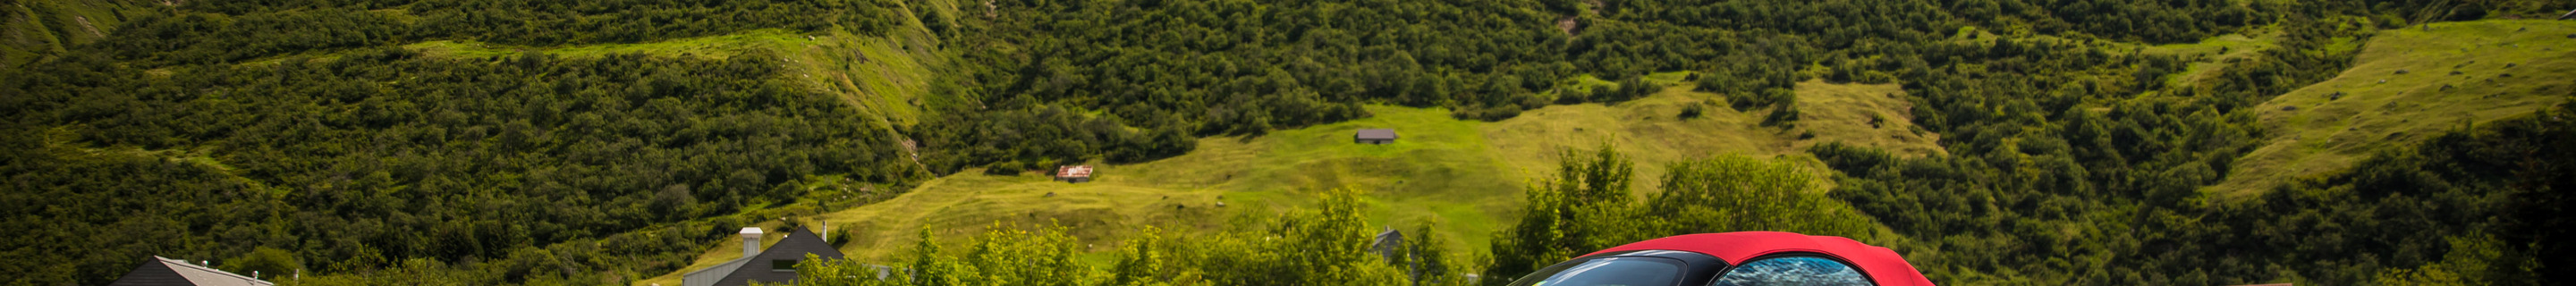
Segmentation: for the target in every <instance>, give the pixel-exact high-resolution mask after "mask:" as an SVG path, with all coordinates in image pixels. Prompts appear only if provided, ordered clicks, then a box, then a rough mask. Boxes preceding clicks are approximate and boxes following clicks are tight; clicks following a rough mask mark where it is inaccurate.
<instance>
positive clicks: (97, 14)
mask: <svg viewBox="0 0 2576 286" xmlns="http://www.w3.org/2000/svg"><path fill="white" fill-rule="evenodd" d="M12 2H14V3H9V4H6V5H0V68H11V67H15V66H17V65H23V64H27V63H30V62H34V61H36V60H37V59H38V58H40V57H43V56H47V55H53V54H56V53H61V52H63V49H64V48H67V47H70V46H72V45H79V44H87V43H90V42H97V41H98V40H99V39H100V38H102V37H104V36H106V35H107V34H109V33H111V32H113V31H111V29H115V28H116V25H117V24H121V23H124V22H125V20H126V18H128V17H131V16H132V15H130V13H144V10H143V9H145V8H148V7H145V6H144V5H146V4H143V3H141V1H110V0H19V1H12ZM129 2H132V3H129ZM84 23H85V24H84ZM93 30H95V32H93Z"/></svg>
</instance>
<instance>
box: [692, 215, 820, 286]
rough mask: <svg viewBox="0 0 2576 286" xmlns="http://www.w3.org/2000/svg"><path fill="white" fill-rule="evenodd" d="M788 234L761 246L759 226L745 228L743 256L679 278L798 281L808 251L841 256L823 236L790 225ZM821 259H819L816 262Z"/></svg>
mask: <svg viewBox="0 0 2576 286" xmlns="http://www.w3.org/2000/svg"><path fill="white" fill-rule="evenodd" d="M790 229H792V230H790V231H788V233H787V237H782V238H779V239H778V243H777V244H773V245H770V246H769V249H768V250H761V249H760V238H761V236H762V235H763V232H762V231H761V230H760V228H756V227H746V228H743V229H742V232H741V233H740V234H741V235H742V258H740V259H734V260H733V261H726V262H725V263H723V264H716V265H715V266H709V267H707V268H706V269H698V270H697V271H690V272H689V274H688V275H686V276H682V277H681V278H680V284H681V285H684V286H735V285H750V284H751V282H753V281H759V282H760V283H767V284H786V283H790V282H793V281H796V264H797V263H804V262H808V261H804V260H805V254H809V253H810V254H814V256H815V257H817V258H818V259H822V260H833V259H841V250H840V249H834V248H832V244H831V243H829V242H825V241H823V237H822V236H821V235H816V234H814V232H813V231H808V230H805V228H801V227H791V228H790ZM816 262H819V261H816Z"/></svg>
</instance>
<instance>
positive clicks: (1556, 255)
mask: <svg viewBox="0 0 2576 286" xmlns="http://www.w3.org/2000/svg"><path fill="white" fill-rule="evenodd" d="M1585 153H1589V154H1585ZM1624 156H1626V155H1622V154H1619V153H1618V152H1616V151H1613V150H1612V149H1611V148H1610V147H1609V146H1602V147H1601V148H1600V149H1598V150H1594V151H1589V152H1575V151H1573V150H1567V151H1565V156H1564V158H1567V159H1566V160H1565V161H1564V162H1562V163H1560V164H1559V167H1557V169H1556V174H1557V178H1555V179H1550V180H1547V181H1542V182H1538V183H1535V184H1532V186H1531V187H1530V188H1529V193H1528V195H1527V196H1528V199H1529V204H1528V205H1527V206H1526V207H1522V209H1521V213H1522V217H1521V220H1520V223H1519V224H1515V225H1512V226H1511V228H1510V229H1506V230H1503V231H1502V232H1500V233H1496V234H1495V236H1497V238H1496V241H1495V242H1494V245H1493V249H1492V250H1491V252H1490V254H1491V255H1492V256H1489V257H1488V258H1490V259H1492V262H1491V263H1492V264H1490V265H1486V266H1485V267H1486V268H1485V270H1484V276H1485V277H1496V278H1495V279H1497V280H1504V281H1494V282H1508V281H1507V280H1510V279H1512V278H1517V277H1520V275H1521V274H1524V273H1529V272H1530V271H1535V270H1537V269H1539V268H1545V267H1547V266H1548V265H1553V264H1556V263H1557V262H1560V261H1565V260H1567V259H1572V258H1574V257H1575V256H1579V255H1583V254H1585V253H1591V252H1592V251H1595V250H1601V249H1606V248H1610V247H1613V246H1619V245H1621V244H1627V243H1630V242H1636V241H1642V240H1647V239H1655V238H1661V237H1665V236H1673V235H1681V234H1693V233H1718V232H1731V231H1755V230H1760V231H1787V232H1797V233H1803V234H1810V235H1832V236H1843V237H1850V238H1853V239H1870V238H1871V235H1873V234H1875V233H1874V232H1872V231H1871V230H1870V229H1871V227H1872V226H1873V225H1872V224H1871V222H1870V220H1869V219H1868V218H1867V217H1864V216H1862V215H1860V214H1859V213H1855V212H1852V211H1851V209H1850V208H1847V207H1843V206H1842V205H1841V204H1839V203H1835V202H1833V201H1832V199H1830V198H1827V197H1825V195H1824V194H1822V193H1818V192H1814V191H1817V190H1816V189H1817V188H1816V187H1814V186H1815V184H1816V183H1817V182H1818V179H1817V178H1816V177H1815V176H1814V175H1812V174H1809V173H1808V172H1807V170H1803V169H1801V168H1800V167H1798V166H1796V165H1793V164H1791V163H1789V162H1788V161H1785V160H1761V159H1754V158H1748V157H1742V156H1733V155H1729V156H1720V157H1715V158H1707V159H1696V160H1685V161H1681V162H1676V163H1673V164H1672V166H1668V167H1667V168H1668V169H1669V171H1667V172H1666V173H1664V178H1663V181H1662V182H1663V184H1662V185H1660V186H1663V191H1661V192H1655V193H1653V194H1652V195H1649V196H1648V197H1647V199H1646V200H1644V201H1640V202H1635V203H1631V202H1630V201H1629V200H1630V199H1629V198H1631V195H1630V194H1629V184H1630V182H1629V181H1630V177H1631V176H1632V174H1633V172H1634V171H1633V170H1634V169H1635V168H1636V166H1634V163H1632V162H1630V161H1628V159H1627V158H1624Z"/></svg>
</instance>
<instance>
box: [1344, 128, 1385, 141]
mask: <svg viewBox="0 0 2576 286" xmlns="http://www.w3.org/2000/svg"><path fill="white" fill-rule="evenodd" d="M1353 136H1354V137H1357V138H1359V139H1395V129H1385V128H1375V129H1360V132H1359V134H1358V135H1353Z"/></svg>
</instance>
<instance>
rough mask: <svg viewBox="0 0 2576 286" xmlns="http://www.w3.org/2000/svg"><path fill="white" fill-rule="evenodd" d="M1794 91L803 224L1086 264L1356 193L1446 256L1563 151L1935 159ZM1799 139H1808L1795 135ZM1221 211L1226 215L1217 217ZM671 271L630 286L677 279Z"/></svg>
mask: <svg viewBox="0 0 2576 286" xmlns="http://www.w3.org/2000/svg"><path fill="white" fill-rule="evenodd" d="M1670 77H1674V78H1675V79H1678V75H1672V76H1670ZM1653 82H1658V83H1666V84H1678V83H1679V82H1678V80H1659V81H1653ZM1798 90H1799V95H1800V96H1801V100H1803V101H1804V102H1807V104H1805V105H1803V106H1806V108H1807V109H1804V110H1802V112H1803V114H1806V119H1805V120H1802V121H1800V124H1798V126H1797V127H1793V128H1782V127H1762V126H1757V125H1756V124H1757V123H1759V122H1760V121H1761V120H1760V118H1761V116H1762V115H1763V114H1766V113H1767V112H1769V111H1768V110H1754V111H1751V112H1737V111H1734V110H1731V109H1728V108H1726V107H1724V105H1723V104H1721V102H1723V100H1722V99H1720V98H1719V97H1718V95H1716V94H1709V93H1700V92H1692V91H1689V88H1688V87H1687V86H1672V87H1671V88H1668V89H1666V90H1665V91H1664V92H1661V93H1657V94H1655V95H1653V96H1649V97H1646V98H1642V99H1638V100H1632V101H1628V102H1622V103H1618V104H1611V105H1604V104H1599V103H1589V104H1578V105H1560V106H1550V107H1547V108H1541V109H1537V110H1531V111H1529V112H1526V113H1523V114H1522V115H1521V116H1520V117H1516V118H1513V119H1509V120H1504V121H1501V122H1491V123H1488V122H1479V121H1472V120H1458V119H1453V118H1450V117H1449V116H1448V114H1449V112H1447V111H1446V110H1441V109H1424V108H1408V107H1390V106H1370V107H1368V110H1369V112H1371V113H1372V114H1373V116H1371V117H1368V118H1363V119H1358V120H1352V121H1348V122H1341V123H1334V124H1326V125H1318V126H1309V127H1305V128H1298V129H1292V130H1281V131H1276V132H1272V133H1270V134H1267V135H1264V136H1257V137H1214V138H1205V139H1201V140H1199V147H1198V149H1196V151H1192V152H1190V153H1189V154H1186V155H1181V156H1178V157H1173V158H1167V159H1162V160H1157V161H1153V162H1146V163H1138V164H1126V165H1096V167H1098V168H1099V169H1098V171H1097V173H1098V174H1099V177H1098V179H1097V180H1095V181H1093V182H1090V183H1082V184H1068V183H1062V182H1056V181H1053V180H1051V179H1050V178H1048V177H1046V176H1044V175H1042V174H1040V173H1037V172H1031V173H1025V174H1020V175H1016V176H996V175H985V174H982V172H980V171H979V170H968V171H965V172H960V173H959V174H956V175H950V176H947V177H942V178H939V179H936V180H932V181H930V182H927V183H924V184H923V185H922V186H921V187H919V188H916V189H914V190H912V191H911V192H910V193H907V194H904V195H902V196H899V197H896V198H894V199H891V200H887V201H884V202H879V203H875V204H870V205H865V206H859V207H854V208H850V209H845V210H838V211H834V212H830V213H828V214H824V215H820V216H814V217H809V218H802V219H806V220H808V221H816V220H820V221H829V223H830V224H832V225H834V226H835V227H846V228H849V229H851V230H853V231H855V232H856V233H854V234H853V235H851V236H850V237H849V238H850V239H851V242H850V244H848V245H847V246H844V247H843V248H842V251H843V252H844V253H847V254H849V255H850V256H851V257H854V258H857V259H860V260H862V261H870V262H875V263H893V262H895V260H896V259H897V258H898V257H899V255H902V254H903V252H904V251H905V250H904V248H906V247H909V246H911V245H912V244H913V243H915V242H916V241H915V239H916V237H915V236H916V233H917V232H918V231H920V230H921V229H923V228H925V227H927V228H929V229H931V230H933V231H934V232H935V233H936V234H937V235H938V236H940V237H942V238H964V237H970V236H973V235H977V234H980V233H982V232H983V231H985V230H986V229H989V228H990V227H996V226H1000V227H1013V228H1035V227H1040V226H1045V225H1049V224H1057V225H1063V226H1067V227H1070V228H1071V229H1072V231H1073V232H1074V233H1073V235H1074V236H1075V237H1076V238H1079V239H1080V240H1082V241H1083V242H1085V243H1086V244H1087V245H1088V246H1089V247H1088V248H1086V250H1087V251H1094V252H1098V251H1107V250H1113V249H1115V248H1114V247H1116V246H1117V245H1115V244H1117V243H1119V242H1121V241H1122V240H1123V239H1125V238H1126V237H1128V236H1130V235H1133V234H1135V232H1137V231H1140V230H1142V229H1144V228H1146V227H1147V226H1155V227H1159V228H1162V229H1166V230H1171V231H1183V232H1206V231H1217V230H1224V229H1228V228H1229V227H1230V226H1228V224H1229V223H1230V222H1233V221H1234V219H1237V218H1239V217H1246V216H1264V215H1269V214H1276V213H1280V212H1285V211H1288V210H1290V209H1292V208H1297V207H1302V206H1305V205H1308V204H1312V203H1314V199H1315V198H1316V197H1315V196H1316V192H1315V191H1317V190H1323V189H1328V188H1337V187H1341V188H1354V189H1359V190H1363V191H1364V192H1366V194H1367V195H1366V198H1365V199H1364V201H1363V203H1364V204H1365V205H1366V206H1367V208H1368V217H1369V218H1370V219H1369V224H1370V228H1381V227H1388V226H1392V227H1396V228H1399V229H1411V228H1412V227H1414V226H1417V225H1420V224H1421V223H1424V222H1437V223H1438V224H1439V228H1438V229H1436V230H1435V232H1438V233H1437V234H1435V235H1440V236H1443V237H1446V238H1448V239H1451V240H1452V241H1456V242H1458V243H1457V244H1455V245H1453V246H1454V247H1456V248H1455V249H1452V251H1458V252H1460V253H1481V252H1482V251H1484V249H1485V247H1486V245H1488V244H1490V243H1491V242H1490V241H1489V240H1490V239H1491V237H1490V235H1491V234H1492V233H1493V232H1494V231H1495V230H1498V229H1501V228H1503V227H1504V226H1506V225H1508V224H1509V223H1510V221H1509V220H1510V219H1511V218H1513V217H1516V216H1517V214H1514V213H1511V212H1513V211H1515V210H1516V209H1518V207H1519V206H1520V204H1521V199H1522V198H1521V196H1522V191H1523V190H1522V187H1523V186H1524V185H1525V183H1526V182H1528V180H1531V179H1534V178H1540V177H1543V176H1550V175H1551V173H1552V172H1553V171H1554V170H1553V168H1554V166H1555V164H1556V162H1557V160H1558V159H1559V158H1557V157H1558V155H1557V154H1558V153H1557V150H1561V148H1591V147H1594V146H1598V145H1599V144H1603V143H1610V144H1613V145H1615V146H1616V147H1617V148H1619V149H1620V150H1622V151H1623V152H1626V153H1627V154H1628V155H1630V156H1632V157H1633V158H1634V159H1635V160H1636V161H1637V163H1638V168H1639V174H1638V176H1637V178H1638V184H1637V188H1638V190H1639V191H1640V192H1646V191H1651V190H1653V189H1654V187H1653V185H1654V181H1655V180H1656V178H1658V177H1659V176H1661V174H1662V170H1663V166H1662V165H1663V164H1664V163H1668V162H1673V161H1676V160H1680V159H1684V158H1691V157H1703V156H1709V155H1715V154H1726V153H1734V154H1747V155H1756V156H1774V155H1788V156H1803V155H1799V154H1802V153H1800V152H1798V150H1800V149H1801V148H1804V147H1805V146H1807V145H1810V144H1814V143H1818V142H1825V141H1846V142H1853V143H1856V144H1863V145H1871V146H1882V147H1887V148H1889V149H1891V150H1898V151H1899V152H1903V153H1908V154H1918V155H1919V154H1926V153H1937V152H1940V149H1939V148H1938V147H1937V146H1933V145H1931V142H1932V140H1933V139H1934V138H1937V137H1936V136H1931V135H1929V134H1926V135H1915V134H1914V133H1913V132H1912V131H1910V130H1911V128H1909V127H1910V126H1909V125H1906V124H1908V123H1907V122H1909V121H1908V120H1907V118H1905V117H1903V116H1904V114H1905V113H1904V110H1906V108H1907V105H1905V101H1904V100H1903V99H1902V98H1903V97H1902V96H1903V93H1902V92H1900V91H1898V88H1897V87H1896V86H1895V85H1837V84H1826V83H1822V82H1808V83H1802V84H1799V86H1798ZM1690 104H1708V105H1709V106H1707V107H1706V108H1705V110H1706V114H1705V115H1704V116H1701V117H1698V118H1691V119H1682V118H1679V116H1678V115H1679V113H1680V111H1681V109H1682V108H1684V107H1685V106H1687V105H1690ZM1868 114H1881V115H1880V116H1881V117H1882V118H1883V119H1884V120H1885V122H1882V123H1881V126H1879V127H1876V128H1873V127H1871V126H1870V125H1869V122H1868V121H1869V119H1868V118H1869V117H1868ZM1360 128H1394V129H1396V130H1397V132H1398V133H1399V134H1400V136H1401V137H1402V139H1400V140H1399V141H1398V142H1397V143H1396V144H1389V145H1359V144H1352V143H1351V141H1350V140H1351V139H1350V136H1351V132H1352V131H1353V130H1356V129H1360ZM1810 131H1812V132H1814V133H1815V135H1814V136H1813V137H1810V138H1806V139H1800V137H1801V136H1800V135H1801V134H1804V133H1807V132H1810ZM1220 202H1222V203H1224V205H1225V206H1223V207H1218V206H1217V204H1218V203H1220ZM1411 235H1420V234H1411ZM957 241H963V240H957ZM961 243H962V242H961ZM733 247H736V246H722V247H716V248H714V249H710V250H708V252H707V253H706V254H705V255H703V256H702V257H701V258H700V259H698V260H697V264H695V265H692V266H691V267H689V268H688V269H695V268H701V267H706V266H709V265H714V264H716V263H721V262H723V261H725V260H727V259H730V258H731V257H735V256H738V254H735V253H733V252H734V250H733V249H734V248H733ZM1095 259H1100V258H1095ZM1104 261H1105V260H1104ZM685 272H686V269H684V270H683V271H679V272H675V273H672V274H669V275H664V276H663V277H659V278H655V279H652V280H644V281H640V282H639V284H638V285H643V283H664V284H666V285H667V284H671V283H675V282H677V278H678V274H680V273H685ZM665 278H667V279H665Z"/></svg>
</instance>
